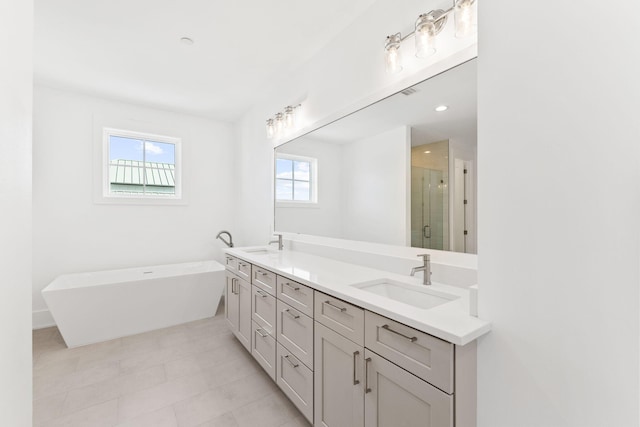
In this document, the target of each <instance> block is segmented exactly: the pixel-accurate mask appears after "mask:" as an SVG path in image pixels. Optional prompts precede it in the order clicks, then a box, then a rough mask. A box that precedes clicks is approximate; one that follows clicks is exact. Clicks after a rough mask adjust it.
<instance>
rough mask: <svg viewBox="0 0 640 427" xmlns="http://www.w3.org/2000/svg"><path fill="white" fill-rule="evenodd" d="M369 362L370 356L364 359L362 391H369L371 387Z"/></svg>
mask: <svg viewBox="0 0 640 427" xmlns="http://www.w3.org/2000/svg"><path fill="white" fill-rule="evenodd" d="M369 362H371V358H370V357H367V358H366V359H364V393H365V394H367V393H371V388H370V387H369Z"/></svg>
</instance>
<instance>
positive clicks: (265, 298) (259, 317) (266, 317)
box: [251, 285, 276, 337]
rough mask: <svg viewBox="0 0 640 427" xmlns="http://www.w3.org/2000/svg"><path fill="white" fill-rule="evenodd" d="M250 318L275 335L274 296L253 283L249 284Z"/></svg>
mask: <svg viewBox="0 0 640 427" xmlns="http://www.w3.org/2000/svg"><path fill="white" fill-rule="evenodd" d="M251 319H252V320H253V321H254V322H256V323H257V324H258V326H260V327H261V328H262V329H264V330H265V331H267V332H268V333H269V335H271V336H272V337H275V331H276V298H275V297H274V296H273V295H269V294H268V293H266V292H265V291H263V290H262V289H260V288H259V287H257V286H255V285H251Z"/></svg>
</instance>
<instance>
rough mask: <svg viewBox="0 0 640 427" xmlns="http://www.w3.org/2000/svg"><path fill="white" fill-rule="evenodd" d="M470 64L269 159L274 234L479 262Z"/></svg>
mask: <svg viewBox="0 0 640 427" xmlns="http://www.w3.org/2000/svg"><path fill="white" fill-rule="evenodd" d="M476 81H477V79H476V60H475V59H474V60H471V61H468V62H466V63H464V64H461V65H458V66H457V67H455V68H452V69H450V70H448V71H446V72H444V73H441V74H439V75H437V76H434V77H432V78H430V79H428V80H425V81H423V82H421V83H418V84H416V85H414V86H412V87H409V88H406V89H405V90H403V91H401V92H399V93H397V94H395V95H393V96H390V97H388V98H386V99H383V100H381V101H379V102H377V103H375V104H372V105H370V106H368V107H366V108H363V109H362V110H359V111H356V112H355V113H353V114H350V115H348V116H345V117H343V118H341V119H339V120H336V121H334V122H333V123H330V124H328V125H326V126H324V127H322V128H319V129H317V130H314V131H312V132H310V133H308V134H306V135H304V136H301V137H299V138H297V139H295V140H292V141H290V142H288V143H286V144H283V145H280V146H279V147H277V148H276V149H275V183H274V185H275V191H274V194H275V197H276V200H275V227H274V228H275V230H276V231H277V232H289V233H300V234H309V235H317V236H325V237H334V238H341V239H348V240H360V241H367V242H374V243H385V244H392V245H402V246H413V247H421V248H430V249H438V250H446V251H455V252H467V253H476V247H477V238H476V203H477V200H476V168H475V165H476V159H477V156H476V152H477V150H476V145H477V105H476V104H477V103H476V99H477V88H476Z"/></svg>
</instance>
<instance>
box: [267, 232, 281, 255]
mask: <svg viewBox="0 0 640 427" xmlns="http://www.w3.org/2000/svg"><path fill="white" fill-rule="evenodd" d="M274 236H278V240H272V241H270V242H269V243H268V244H269V245H270V244H272V243H277V244H278V250H279V251H281V250H282V248H283V245H282V234H274Z"/></svg>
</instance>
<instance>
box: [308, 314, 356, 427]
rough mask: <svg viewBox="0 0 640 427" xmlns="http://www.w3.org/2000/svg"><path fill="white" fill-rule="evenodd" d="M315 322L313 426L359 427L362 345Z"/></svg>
mask: <svg viewBox="0 0 640 427" xmlns="http://www.w3.org/2000/svg"><path fill="white" fill-rule="evenodd" d="M314 323H315V343H314V356H315V363H314V370H315V372H314V390H315V393H314V414H315V415H314V426H316V427H320V426H321V427H362V426H364V347H362V346H360V345H358V344H356V343H354V342H353V341H351V340H349V339H347V338H345V337H343V336H342V335H340V334H338V333H337V332H335V331H333V330H331V329H329V328H327V327H326V326H324V325H322V324H321V323H319V322H314Z"/></svg>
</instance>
